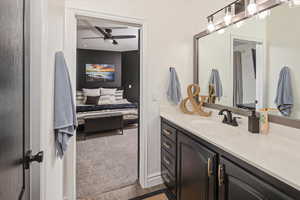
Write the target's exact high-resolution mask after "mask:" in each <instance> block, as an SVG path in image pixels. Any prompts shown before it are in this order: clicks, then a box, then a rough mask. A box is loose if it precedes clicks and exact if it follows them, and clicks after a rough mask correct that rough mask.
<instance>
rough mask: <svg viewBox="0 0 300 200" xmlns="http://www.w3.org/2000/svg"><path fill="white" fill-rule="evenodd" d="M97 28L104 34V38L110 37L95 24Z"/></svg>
mask: <svg viewBox="0 0 300 200" xmlns="http://www.w3.org/2000/svg"><path fill="white" fill-rule="evenodd" d="M95 28H96V29H97V30H98V31H99V32H100V33H101V34H102V35H103V36H104V38H109V35H108V34H107V33H106V32H105V31H104V30H103V29H102V28H100V27H98V26H95Z"/></svg>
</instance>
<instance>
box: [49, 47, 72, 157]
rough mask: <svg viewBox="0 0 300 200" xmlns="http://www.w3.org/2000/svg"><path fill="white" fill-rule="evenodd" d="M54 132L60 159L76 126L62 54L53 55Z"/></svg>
mask: <svg viewBox="0 0 300 200" xmlns="http://www.w3.org/2000/svg"><path fill="white" fill-rule="evenodd" d="M54 84H55V86H54V131H55V142H56V149H57V155H58V156H59V157H60V158H62V157H63V155H64V153H65V151H66V150H67V147H68V141H69V139H70V137H72V136H73V134H74V132H75V129H76V126H77V120H76V111H75V103H74V97H73V92H72V86H71V81H70V76H69V71H68V68H67V64H66V61H65V58H64V54H63V53H62V52H57V53H56V54H55V83H54Z"/></svg>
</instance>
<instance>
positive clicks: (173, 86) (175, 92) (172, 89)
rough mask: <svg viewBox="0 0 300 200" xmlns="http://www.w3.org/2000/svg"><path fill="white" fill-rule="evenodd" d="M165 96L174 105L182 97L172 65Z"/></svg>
mask: <svg viewBox="0 0 300 200" xmlns="http://www.w3.org/2000/svg"><path fill="white" fill-rule="evenodd" d="M167 97H168V100H169V101H171V102H172V103H174V104H176V105H177V104H179V103H180V101H181V99H182V95H181V85H180V82H179V79H178V76H177V73H176V70H175V68H173V67H171V68H170V82H169V88H168V92H167Z"/></svg>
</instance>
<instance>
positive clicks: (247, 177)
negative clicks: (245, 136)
mask: <svg viewBox="0 0 300 200" xmlns="http://www.w3.org/2000/svg"><path fill="white" fill-rule="evenodd" d="M218 171H219V200H238V199H241V200H292V198H290V197H289V196H287V195H286V194H284V193H282V192H281V191H279V190H277V189H276V188H275V187H274V186H272V185H270V184H267V183H266V182H264V181H262V180H260V179H259V178H257V177H255V176H253V175H251V174H250V173H248V172H247V171H245V170H243V169H242V168H240V167H238V166H237V165H235V164H233V163H232V162H230V161H228V160H226V159H224V158H221V159H220V165H219V170H218Z"/></svg>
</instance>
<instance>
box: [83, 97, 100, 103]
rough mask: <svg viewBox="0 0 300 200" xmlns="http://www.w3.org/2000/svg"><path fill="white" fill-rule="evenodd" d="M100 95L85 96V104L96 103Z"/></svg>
mask: <svg viewBox="0 0 300 200" xmlns="http://www.w3.org/2000/svg"><path fill="white" fill-rule="evenodd" d="M99 99H100V96H87V97H86V102H85V104H87V105H98V102H99Z"/></svg>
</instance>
